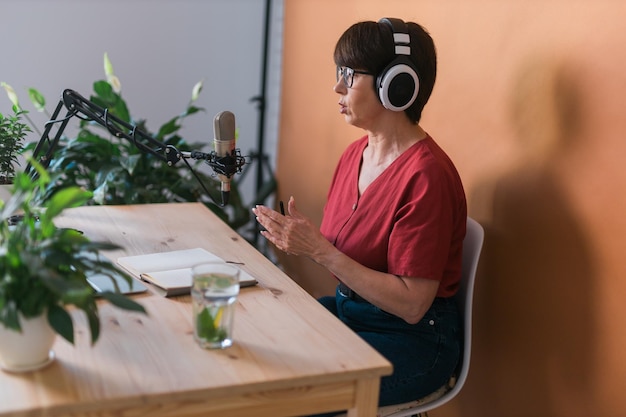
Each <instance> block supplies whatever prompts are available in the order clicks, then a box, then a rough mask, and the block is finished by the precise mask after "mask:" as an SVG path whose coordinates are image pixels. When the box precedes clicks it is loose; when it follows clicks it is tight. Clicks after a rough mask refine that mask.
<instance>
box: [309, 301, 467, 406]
mask: <svg viewBox="0 0 626 417" xmlns="http://www.w3.org/2000/svg"><path fill="white" fill-rule="evenodd" d="M319 302H320V303H322V304H323V305H324V306H325V307H326V308H327V309H328V310H330V311H331V312H332V313H333V314H335V315H336V316H337V317H338V318H339V319H340V320H341V321H342V322H344V323H345V324H346V325H347V326H348V327H350V328H351V329H352V330H354V331H355V332H356V333H357V334H358V335H359V336H361V338H363V339H364V340H365V341H366V342H367V343H369V344H370V345H371V346H372V347H373V348H374V349H376V350H377V351H378V352H379V353H380V354H381V355H383V356H384V357H385V358H386V359H387V360H388V361H389V362H391V363H392V364H393V374H392V375H390V376H386V377H383V378H381V382H380V396H379V406H385V405H391V404H399V403H403V402H407V401H412V400H416V399H419V398H421V397H424V396H426V395H428V394H430V393H432V392H434V391H436V390H437V389H438V388H439V387H441V386H442V385H444V384H445V383H446V382H448V379H449V378H450V376H451V375H452V374H453V373H454V371H455V369H456V366H457V363H458V361H459V355H460V354H461V337H462V332H461V322H460V319H459V313H458V310H457V306H456V302H455V301H454V300H453V299H451V298H435V301H434V302H433V305H432V306H431V308H430V309H429V310H428V311H427V312H426V314H425V315H424V317H423V318H422V320H420V322H419V323H417V324H408V323H407V322H405V321H404V320H402V319H401V318H399V317H397V316H394V315H392V314H389V313H387V312H385V311H383V310H381V309H380V308H378V307H376V306H375V305H373V304H370V303H368V302H367V301H364V300H352V299H349V298H347V297H344V296H343V295H341V293H340V292H339V291H337V292H336V295H335V297H322V298H320V299H319ZM342 411H343V410H339V411H338V412H333V413H329V414H320V415H319V417H321V416H334V415H336V414H338V413H339V412H342Z"/></svg>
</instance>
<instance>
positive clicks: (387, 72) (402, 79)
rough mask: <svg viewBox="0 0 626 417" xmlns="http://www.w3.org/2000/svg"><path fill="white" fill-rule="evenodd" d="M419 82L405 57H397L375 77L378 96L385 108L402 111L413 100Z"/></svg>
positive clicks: (415, 96) (417, 90)
mask: <svg viewBox="0 0 626 417" xmlns="http://www.w3.org/2000/svg"><path fill="white" fill-rule="evenodd" d="M419 84H420V82H419V77H418V76H417V73H416V72H415V69H414V68H413V65H412V64H411V63H410V62H409V61H408V60H407V59H406V58H403V57H398V58H396V59H394V60H393V61H392V62H391V63H390V64H389V65H388V66H387V67H386V68H385V69H384V70H383V71H382V72H381V73H380V75H379V76H378V77H377V79H376V87H377V90H378V98H379V99H380V102H381V103H382V105H383V106H384V107H385V108H386V109H389V110H392V111H404V110H406V109H408V108H409V107H411V105H412V104H413V103H414V102H415V99H416V98H417V93H418V92H419Z"/></svg>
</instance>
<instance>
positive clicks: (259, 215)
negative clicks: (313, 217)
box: [252, 197, 335, 262]
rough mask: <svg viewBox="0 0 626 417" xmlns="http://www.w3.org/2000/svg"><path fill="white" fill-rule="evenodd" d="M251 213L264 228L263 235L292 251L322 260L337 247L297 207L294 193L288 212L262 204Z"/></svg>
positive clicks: (317, 260) (279, 247) (282, 248)
mask: <svg viewBox="0 0 626 417" xmlns="http://www.w3.org/2000/svg"><path fill="white" fill-rule="evenodd" d="M252 213H254V215H255V216H256V220H257V222H259V224H260V225H261V226H263V228H264V229H265V230H263V231H262V232H261V235H263V237H265V238H266V239H267V240H269V241H270V242H272V243H273V244H274V245H275V246H276V247H277V248H278V249H280V250H282V251H284V252H286V253H288V254H290V255H304V256H308V257H310V258H311V259H313V260H314V261H316V262H320V260H321V257H323V255H324V253H327V252H328V251H329V250H333V249H335V248H334V246H332V245H331V244H330V242H328V240H326V238H325V237H324V236H323V235H322V234H321V233H320V231H319V229H318V228H317V227H316V226H315V225H314V224H313V222H311V221H310V220H309V219H308V218H307V217H305V216H304V215H303V214H302V213H300V212H299V211H298V210H297V208H296V202H295V199H294V198H293V197H290V198H289V202H288V203H287V213H286V215H282V214H280V213H279V212H277V211H275V210H272V209H270V208H268V207H266V206H260V205H259V206H256V207H255V208H253V209H252Z"/></svg>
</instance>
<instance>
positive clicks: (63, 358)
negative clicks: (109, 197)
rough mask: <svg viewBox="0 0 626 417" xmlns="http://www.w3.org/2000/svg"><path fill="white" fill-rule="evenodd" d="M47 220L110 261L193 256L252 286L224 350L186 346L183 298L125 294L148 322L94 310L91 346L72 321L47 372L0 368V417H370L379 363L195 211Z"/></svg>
mask: <svg viewBox="0 0 626 417" xmlns="http://www.w3.org/2000/svg"><path fill="white" fill-rule="evenodd" d="M58 223H59V225H60V226H64V227H73V228H76V229H79V230H82V231H84V232H85V234H86V235H87V236H89V237H90V238H91V239H92V240H99V241H111V242H114V243H117V244H119V245H121V246H122V247H123V248H124V249H123V250H119V251H115V252H109V253H107V255H108V256H109V257H111V259H116V258H117V257H118V256H122V255H135V254H142V253H152V252H164V251H170V250H176V249H185V248H192V247H202V248H205V249H207V250H208V251H210V252H213V253H215V254H216V255H218V256H220V257H222V258H224V259H226V260H229V261H237V262H242V263H243V264H244V265H243V266H242V268H243V269H245V270H246V271H248V272H249V273H251V274H252V275H253V276H255V277H256V278H257V279H258V281H259V285H258V286H256V287H252V288H245V289H242V291H241V293H240V296H239V299H238V302H237V311H236V316H235V330H234V345H233V346H232V347H230V348H228V349H225V350H217V351H213V350H203V349H201V348H200V347H199V346H198V345H197V344H196V343H195V341H194V340H193V337H192V327H191V305H190V297H189V296H183V297H177V298H163V297H161V296H158V295H155V294H152V293H148V294H143V295H137V296H135V299H136V300H137V301H139V302H140V303H142V304H143V305H144V306H145V307H146V309H147V310H148V315H147V316H144V315H141V314H137V313H131V312H127V311H124V310H119V309H117V308H114V307H112V306H110V305H109V304H106V303H103V304H101V308H100V312H101V321H102V333H101V335H100V339H99V340H98V342H97V343H96V345H95V346H90V344H89V337H88V332H87V325H86V322H85V319H84V317H83V316H82V313H80V312H78V311H76V312H74V314H73V318H74V320H75V323H76V345H75V346H72V345H70V344H69V343H67V342H66V341H65V340H63V339H62V338H60V337H57V340H56V342H55V345H54V348H53V349H54V351H55V353H56V360H55V361H54V362H53V363H52V364H51V365H49V366H48V367H46V368H44V369H42V370H40V371H36V372H30V373H23V374H11V373H7V372H1V371H0V416H2V417H4V416H11V417H18V416H44V415H45V416H68V415H71V416H133V417H137V416H151V417H157V416H204V417H209V416H220V417H225V416H233V417H235V416H237V417H239V416H240V417H250V416H255V417H257V416H272V417H280V416H285V417H286V416H299V415H306V414H311V413H318V412H324V411H331V410H334V409H349V412H348V415H349V416H350V417H357V416H359V417H370V416H375V415H376V407H377V406H376V404H377V401H378V389H379V385H380V377H381V376H383V375H388V374H390V373H391V370H392V368H391V365H390V363H389V362H387V361H386V360H385V359H384V358H383V357H382V356H381V355H379V354H378V353H377V352H376V351H374V350H373V349H372V348H370V347H369V346H368V345H367V344H366V343H365V342H363V341H362V340H361V339H360V338H359V337H358V336H356V335H355V334H354V333H353V332H352V331H350V330H349V329H348V328H347V327H345V326H344V325H343V324H342V323H341V322H340V321H338V320H337V319H336V318H335V317H333V316H332V315H331V314H330V313H328V312H327V311H326V310H325V309H324V308H323V307H321V306H320V305H319V304H318V303H317V301H316V300H314V299H313V298H312V297H310V296H309V295H308V294H307V293H306V292H305V291H304V290H302V289H301V288H300V287H299V286H298V285H296V284H295V283H294V282H293V281H292V280H291V279H290V278H289V277H288V276H287V275H285V274H284V273H283V272H281V271H280V270H279V269H278V268H277V267H276V266H275V265H273V264H272V263H271V262H270V261H269V260H268V259H267V258H265V257H264V256H263V255H262V254H261V253H259V252H258V251H257V250H256V249H254V247H252V246H251V245H250V244H248V242H246V241H245V240H244V239H243V238H242V237H241V236H239V235H238V234H237V233H236V232H234V231H233V230H232V229H230V228H229V227H228V226H227V225H226V224H225V223H223V222H222V221H221V220H219V219H218V218H217V216H215V215H214V214H213V213H212V212H211V211H210V210H208V209H206V208H205V207H204V206H203V205H201V204H196V203H180V204H151V205H137V206H100V207H81V208H76V209H72V210H68V211H67V212H66V213H65V214H64V216H63V217H62V218H61V219H60V220H59V222H58Z"/></svg>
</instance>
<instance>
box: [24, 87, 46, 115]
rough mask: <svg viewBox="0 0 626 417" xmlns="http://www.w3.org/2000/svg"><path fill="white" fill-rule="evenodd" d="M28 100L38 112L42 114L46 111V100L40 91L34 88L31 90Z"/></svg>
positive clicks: (29, 90)
mask: <svg viewBox="0 0 626 417" xmlns="http://www.w3.org/2000/svg"><path fill="white" fill-rule="evenodd" d="M28 98H29V99H30V101H31V102H32V103H33V106H35V109H37V111H39V112H42V111H44V110H46V98H45V97H44V96H43V95H42V94H41V93H40V92H39V91H37V90H35V89H34V88H29V89H28Z"/></svg>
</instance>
